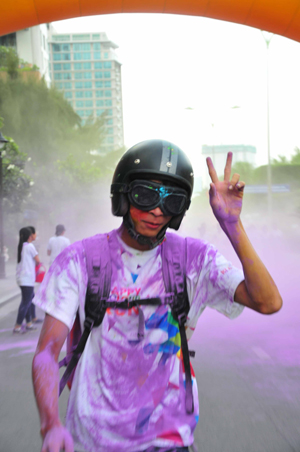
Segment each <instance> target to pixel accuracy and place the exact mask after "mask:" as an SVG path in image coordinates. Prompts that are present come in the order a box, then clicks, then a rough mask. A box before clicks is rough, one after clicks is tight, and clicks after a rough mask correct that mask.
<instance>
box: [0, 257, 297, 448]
mask: <svg viewBox="0 0 300 452" xmlns="http://www.w3.org/2000/svg"><path fill="white" fill-rule="evenodd" d="M282 268H284V270H285V273H284V275H285V276H284V275H283V273H282V271H281V270H278V271H277V274H276V275H275V276H276V281H277V282H278V285H279V287H280V290H281V293H282V295H283V298H284V301H285V304H284V308H283V309H282V310H281V311H280V313H278V314H276V315H273V316H262V315H259V314H257V313H255V312H251V311H250V310H245V311H244V313H243V315H241V316H240V317H239V318H238V319H236V320H234V321H230V320H228V319H226V318H224V317H223V316H221V315H220V314H218V313H215V312H214V311H207V312H204V314H203V316H202V317H201V318H200V320H199V323H198V326H197V330H196V332H195V335H194V337H193V340H192V347H191V348H194V349H196V350H197V353H196V358H195V359H194V360H193V366H194V369H195V372H196V375H197V379H198V386H199V399H200V409H201V412H200V422H199V426H198V427H197V430H196V435H195V436H196V443H197V446H198V449H199V452H300V331H299V325H300V302H299V295H298V293H299V290H298V288H297V280H296V272H297V268H299V262H298V264H297V261H296V260H295V261H293V262H286V263H285V264H284V267H281V269H282ZM275 273H276V271H275ZM18 303H19V298H18V297H17V298H16V299H15V300H14V301H12V302H10V303H8V304H6V305H5V306H3V307H1V309H0V357H1V367H0V381H1V409H0V452H19V451H20V452H40V444H41V443H40V438H39V422H38V415H37V410H36V407H35V402H34V399H33V393H32V386H31V376H30V374H31V361H32V357H33V353H34V349H35V346H36V341H37V336H38V332H33V333H27V334H26V335H24V336H14V335H12V332H11V330H12V327H13V324H14V321H15V317H16V311H17V307H18ZM39 329H40V327H39ZM66 398H67V390H65V394H64V395H63V397H62V399H61V401H60V404H61V412H62V415H63V413H64V411H65V406H66Z"/></svg>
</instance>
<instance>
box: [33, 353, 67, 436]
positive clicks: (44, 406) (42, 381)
mask: <svg viewBox="0 0 300 452" xmlns="http://www.w3.org/2000/svg"><path fill="white" fill-rule="evenodd" d="M32 377H33V387H34V393H35V398H36V402H37V406H38V410H39V414H40V421H41V434H42V436H43V437H44V436H45V435H46V433H47V432H48V431H49V430H50V429H51V428H52V427H54V426H59V425H61V422H60V419H59V408H58V385H59V369H58V364H57V362H56V361H55V359H54V357H53V355H52V354H51V352H50V350H49V349H44V350H43V351H41V352H37V353H36V355H35V357H34V359H33V363H32Z"/></svg>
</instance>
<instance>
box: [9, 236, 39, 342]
mask: <svg viewBox="0 0 300 452" xmlns="http://www.w3.org/2000/svg"><path fill="white" fill-rule="evenodd" d="M19 234H20V239H19V244H18V264H17V272H16V279H17V284H18V285H19V286H20V289H21V293H22V298H21V303H20V306H19V310H18V315H17V321H16V324H15V327H14V329H13V332H14V333H23V332H24V331H23V330H22V323H23V320H24V319H26V330H33V329H35V327H34V326H33V324H32V318H31V302H32V299H33V297H34V284H35V266H36V264H39V263H40V259H39V256H38V252H37V250H36V249H35V246H34V245H33V243H32V242H33V240H34V236H33V234H32V231H31V229H29V228H22V229H20V232H19ZM26 330H25V331H26Z"/></svg>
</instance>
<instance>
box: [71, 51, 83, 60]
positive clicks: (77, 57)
mask: <svg viewBox="0 0 300 452" xmlns="http://www.w3.org/2000/svg"><path fill="white" fill-rule="evenodd" d="M73 57H74V60H75V61H76V60H82V58H81V53H78V52H75V53H74V55H73Z"/></svg>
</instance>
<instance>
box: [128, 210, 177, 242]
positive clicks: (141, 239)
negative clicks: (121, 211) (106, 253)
mask: <svg viewBox="0 0 300 452" xmlns="http://www.w3.org/2000/svg"><path fill="white" fill-rule="evenodd" d="M123 224H124V226H125V227H126V229H127V231H128V234H129V235H130V237H132V238H133V239H134V240H136V241H137V242H138V243H139V244H140V245H148V246H149V248H150V249H153V248H155V247H156V246H157V245H160V244H161V243H162V242H163V241H164V238H165V235H166V230H167V228H168V226H169V223H167V224H166V225H165V226H164V227H163V228H162V229H161V231H159V233H158V234H157V236H156V237H154V238H150V237H146V236H145V235H142V234H139V233H138V232H136V230H135V228H134V224H133V221H132V218H131V216H130V213H129V210H128V212H127V213H126V215H124V217H123Z"/></svg>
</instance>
